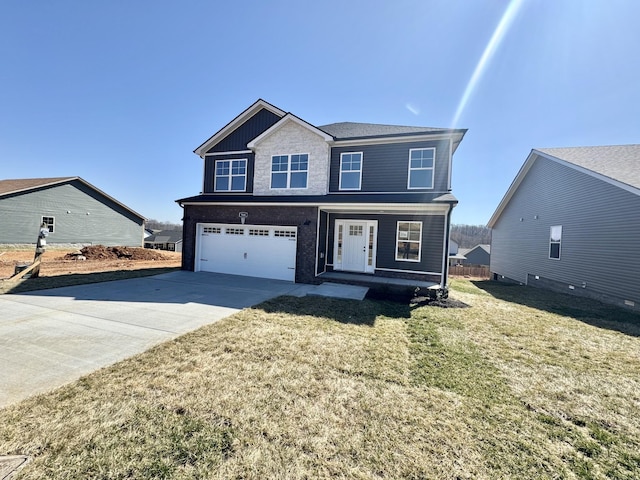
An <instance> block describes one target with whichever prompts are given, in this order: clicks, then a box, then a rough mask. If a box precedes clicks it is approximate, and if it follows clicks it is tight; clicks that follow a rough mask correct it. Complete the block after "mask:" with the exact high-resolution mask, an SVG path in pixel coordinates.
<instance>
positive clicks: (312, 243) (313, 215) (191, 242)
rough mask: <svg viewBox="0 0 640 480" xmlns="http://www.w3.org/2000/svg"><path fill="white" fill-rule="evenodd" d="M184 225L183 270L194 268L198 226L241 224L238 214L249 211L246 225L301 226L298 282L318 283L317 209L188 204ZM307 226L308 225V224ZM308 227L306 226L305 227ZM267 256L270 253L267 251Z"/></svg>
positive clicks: (297, 270) (297, 257)
mask: <svg viewBox="0 0 640 480" xmlns="http://www.w3.org/2000/svg"><path fill="white" fill-rule="evenodd" d="M184 209H185V210H184V223H183V236H182V238H183V248H182V269H183V270H191V271H193V270H194V269H195V261H196V259H195V252H196V233H197V232H196V230H197V229H196V225H197V224H198V223H228V224H236V223H237V224H240V218H239V216H238V214H239V213H240V212H247V213H248V214H249V215H248V217H247V218H246V220H245V223H246V224H247V225H281V226H295V227H298V235H297V254H296V282H297V283H319V282H318V281H317V280H316V277H315V274H314V270H315V262H316V226H317V219H318V209H317V208H316V207H290V206H282V207H277V206H259V205H258V206H251V205H241V204H239V205H237V206H229V205H220V206H213V205H185V207H184ZM306 223H308V224H306ZM305 224H306V225H305ZM265 255H268V252H265Z"/></svg>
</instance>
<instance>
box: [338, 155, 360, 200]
mask: <svg viewBox="0 0 640 480" xmlns="http://www.w3.org/2000/svg"><path fill="white" fill-rule="evenodd" d="M343 155H360V171H359V173H360V177H359V178H358V188H343V187H342V157H343ZM363 160H364V153H363V152H343V153H341V154H340V178H339V180H338V190H343V191H349V190H351V191H355V190H362V166H363V165H362V163H363ZM355 171H356V170H349V172H355Z"/></svg>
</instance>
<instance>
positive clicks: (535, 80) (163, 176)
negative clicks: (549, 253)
mask: <svg viewBox="0 0 640 480" xmlns="http://www.w3.org/2000/svg"><path fill="white" fill-rule="evenodd" d="M638 19H640V2H638V1H636V0H626V1H623V0H606V1H605V0H522V1H519V0H513V1H507V0H437V1H432V0H417V1H406V0H394V1H391V0H387V1H379V0H366V1H360V0H356V1H351V0H340V1H334V0H326V1H305V0H297V1H293V0H291V1H289V0H276V1H268V0H262V1H244V0H235V1H233V2H215V1H194V0H185V1H181V2H176V1H164V0H154V1H146V0H139V1H135V0H134V1H124V0H111V1H98V0H94V1H80V0H76V1H65V0H47V1H44V0H34V1H28V2H24V1H9V0H7V1H3V2H0V178H4V179H6V178H32V177H59V176H80V177H82V178H84V179H85V180H87V181H88V182H90V183H92V184H93V185H95V186H96V187H98V188H100V189H102V190H104V191H105V192H106V193H108V194H110V195H111V196H113V197H115V198H117V199H118V200H120V201H121V202H123V203H124V204H126V205H128V206H129V207H131V208H132V209H134V210H136V211H138V212H139V213H141V214H142V215H144V216H146V217H149V218H155V219H158V220H162V221H164V220H168V221H173V222H178V221H179V220H180V218H181V214H182V211H181V209H180V207H179V206H177V204H176V203H175V200H176V199H178V198H183V197H187V196H192V195H195V194H197V193H199V192H200V190H201V184H202V160H201V159H200V158H199V157H198V156H196V155H195V154H194V153H193V150H194V149H195V148H196V147H197V146H199V145H200V144H201V143H202V142H203V141H204V140H206V139H207V138H209V137H210V136H211V135H212V134H213V133H215V132H216V131H217V130H219V129H220V128H221V127H223V126H224V125H225V124H226V123H228V122H229V121H230V120H231V119H233V118H234V117H235V116H236V115H237V114H239V113H240V112H241V111H243V110H244V109H245V108H247V107H248V106H249V105H251V104H252V103H253V102H254V101H255V100H257V99H258V98H263V99H265V100H266V101H268V102H270V103H272V104H274V105H276V106H278V107H279V108H281V109H283V110H285V111H290V112H292V113H294V114H295V115H297V116H299V117H301V118H303V119H305V120H307V121H308V122H310V123H312V124H315V125H322V124H326V123H333V122H341V121H354V122H370V123H386V124H398V125H419V126H432V127H450V126H455V127H458V128H467V129H469V131H468V132H467V135H466V137H465V139H464V140H463V142H462V144H461V146H460V148H459V149H458V151H457V152H456V155H455V156H454V171H453V193H454V195H456V196H457V197H458V199H459V200H460V203H459V205H458V206H457V207H456V209H455V210H454V216H453V222H454V223H462V224H485V223H486V222H487V221H488V219H489V217H490V216H491V214H492V213H493V211H494V209H495V208H496V206H497V204H498V203H499V201H500V199H501V198H502V196H503V195H504V193H505V192H506V190H507V188H508V187H509V185H510V183H511V181H512V180H513V178H514V177H515V175H516V173H517V171H518V170H519V168H520V166H521V165H522V163H523V162H524V160H525V159H526V157H527V155H528V154H529V152H530V151H531V149H532V148H538V147H560V146H581V145H609V144H630V143H640V128H639V127H640V62H639V61H638V58H640V57H639V53H638V49H639V47H640V29H639V28H638V27H637V22H638ZM501 20H502V22H501ZM499 25H501V27H500V28H498V26H499ZM496 31H497V33H496ZM492 38H493V41H491V40H492ZM488 46H490V48H489V49H488V48H487V47H488ZM481 59H483V61H482V62H481ZM479 65H480V66H479ZM474 72H475V75H474ZM472 79H473V80H472ZM465 92H466V95H465Z"/></svg>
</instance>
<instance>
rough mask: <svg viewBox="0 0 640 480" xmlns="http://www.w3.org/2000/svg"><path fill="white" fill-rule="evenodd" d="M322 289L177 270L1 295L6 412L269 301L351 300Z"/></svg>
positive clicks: (0, 366) (0, 376)
mask: <svg viewBox="0 0 640 480" xmlns="http://www.w3.org/2000/svg"><path fill="white" fill-rule="evenodd" d="M320 288H321V286H314V285H302V284H294V283H291V282H284V281H278V280H268V279H259V278H250V277H239V276H233V275H221V274H216V273H205V272H198V273H193V272H185V271H177V272H171V273H167V274H163V275H157V276H153V277H144V278H137V279H130V280H120V281H115V282H106V283H96V284H90V285H79V286H73V287H64V288H57V289H52V290H42V291H38V292H29V293H23V294H11V295H0V408H1V407H3V406H6V405H8V404H10V403H14V402H18V401H20V400H22V399H24V398H27V397H28V396H30V395H33V394H36V393H41V392H45V391H48V390H51V389H53V388H56V387H58V386H61V385H63V384H65V383H67V382H70V381H73V380H76V379H78V378H79V377H81V376H82V375H85V374H87V373H90V372H92V371H94V370H97V369H99V368H102V367H104V366H107V365H110V364H112V363H115V362H117V361H120V360H123V359H125V358H127V357H130V356H132V355H135V354H137V353H140V352H143V351H145V350H147V349H148V348H150V347H151V346H153V345H156V344H158V343H161V342H163V341H166V340H169V339H171V338H174V337H177V336H179V335H182V334H184V333H186V332H188V331H191V330H195V329H197V328H198V327H201V326H202V325H205V324H209V323H213V322H216V321H217V320H220V319H221V318H224V317H226V316H229V315H231V314H233V313H235V312H237V311H238V310H241V309H243V308H246V307H249V306H251V305H255V304H257V303H260V302H263V301H265V300H268V299H270V298H274V297H277V296H280V295H295V296H304V295H307V294H309V293H314V292H317V293H316V294H320V295H325V294H331V295H332V296H334V295H335V294H336V293H338V294H339V293H340V292H342V293H344V296H349V295H352V293H353V291H352V290H351V287H347V286H343V288H342V289H341V290H340V291H334V290H331V291H330V292H325V291H324V290H320V291H318V289H320ZM356 288H357V287H356ZM365 293H366V292H365Z"/></svg>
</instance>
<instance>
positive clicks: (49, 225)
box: [40, 217, 56, 233]
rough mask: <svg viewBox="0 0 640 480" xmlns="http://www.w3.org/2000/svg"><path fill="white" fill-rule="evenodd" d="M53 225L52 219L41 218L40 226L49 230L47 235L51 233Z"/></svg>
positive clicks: (54, 221) (53, 219) (54, 220)
mask: <svg viewBox="0 0 640 480" xmlns="http://www.w3.org/2000/svg"><path fill="white" fill-rule="evenodd" d="M55 223H56V219H55V218H54V217H42V223H40V225H44V226H45V227H46V228H48V229H49V233H53V230H54V227H55Z"/></svg>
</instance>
